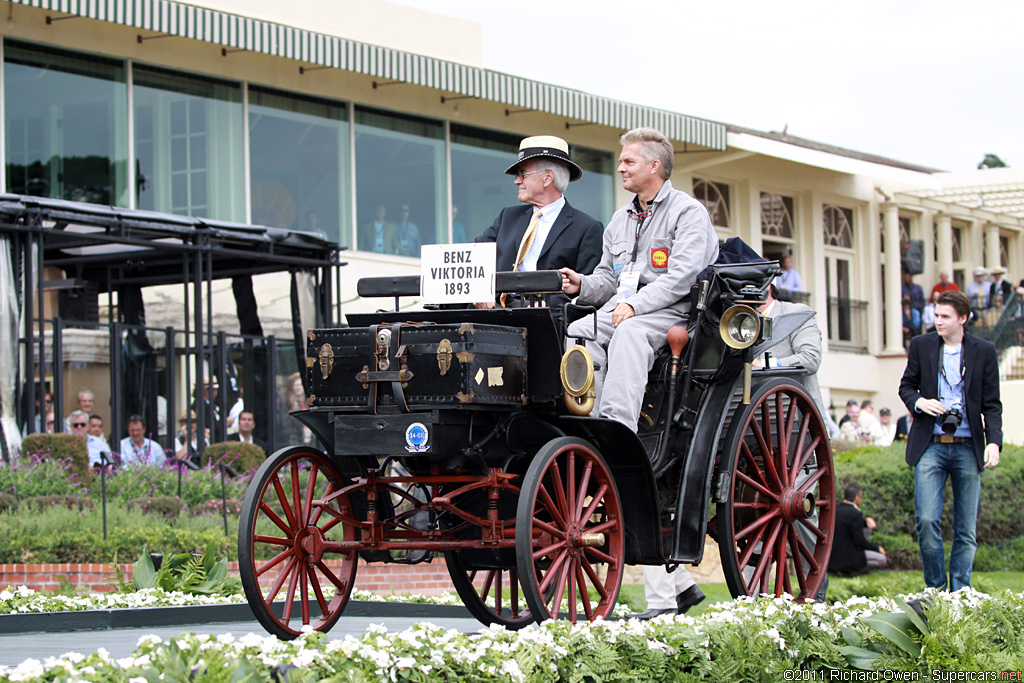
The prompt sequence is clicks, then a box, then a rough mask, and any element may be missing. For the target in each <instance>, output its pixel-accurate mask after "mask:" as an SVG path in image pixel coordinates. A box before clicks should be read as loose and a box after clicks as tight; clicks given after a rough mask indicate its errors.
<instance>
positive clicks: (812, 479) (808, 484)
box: [797, 468, 828, 493]
mask: <svg viewBox="0 0 1024 683" xmlns="http://www.w3.org/2000/svg"><path fill="white" fill-rule="evenodd" d="M826 472H828V470H827V469H825V468H818V470H817V471H816V472H815V473H814V474H812V475H811V476H809V477H807V481H805V482H804V483H803V484H800V488H798V489H797V491H799V492H800V493H807V492H808V491H810V490H811V489H812V488H814V485H815V484H817V483H818V480H819V479H821V478H822V477H823V476H825V473H826Z"/></svg>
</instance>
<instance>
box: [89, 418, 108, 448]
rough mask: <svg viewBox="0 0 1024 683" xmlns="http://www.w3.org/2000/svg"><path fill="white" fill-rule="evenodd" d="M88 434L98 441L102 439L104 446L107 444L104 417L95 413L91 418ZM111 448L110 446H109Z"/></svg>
mask: <svg viewBox="0 0 1024 683" xmlns="http://www.w3.org/2000/svg"><path fill="white" fill-rule="evenodd" d="M88 432H89V434H91V435H92V436H95V437H96V438H97V439H101V440H102V441H103V443H104V444H107V437H106V436H105V435H104V434H103V416H102V415H96V414H95V413H93V414H92V415H90V416H89V427H88ZM107 447H108V448H109V445H107Z"/></svg>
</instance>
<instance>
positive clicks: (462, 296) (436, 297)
mask: <svg viewBox="0 0 1024 683" xmlns="http://www.w3.org/2000/svg"><path fill="white" fill-rule="evenodd" d="M497 260H498V254H497V245H495V244H494V242H482V243H480V244H476V243H472V244H424V245H423V247H422V250H421V252H420V264H421V266H420V267H421V270H420V294H421V296H422V303H425V304H470V303H475V302H477V301H494V272H495V270H497V265H496V264H497Z"/></svg>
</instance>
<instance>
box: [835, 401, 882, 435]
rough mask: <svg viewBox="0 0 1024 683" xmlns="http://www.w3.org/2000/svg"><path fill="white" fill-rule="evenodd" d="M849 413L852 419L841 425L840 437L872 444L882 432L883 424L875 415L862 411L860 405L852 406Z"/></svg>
mask: <svg viewBox="0 0 1024 683" xmlns="http://www.w3.org/2000/svg"><path fill="white" fill-rule="evenodd" d="M847 414H848V415H849V416H850V419H849V420H847V421H846V422H844V423H843V424H842V426H840V427H839V438H840V439H843V440H844V441H855V442H857V443H860V444H864V445H870V444H872V443H874V440H875V439H876V438H877V437H878V436H879V435H880V434H881V425H880V424H879V423H878V420H877V419H875V416H874V415H871V414H869V413H864V412H862V409H861V408H860V406H857V405H854V406H852V407H851V408H850V409H849V410H848V412H847Z"/></svg>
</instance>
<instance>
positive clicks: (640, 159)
mask: <svg viewBox="0 0 1024 683" xmlns="http://www.w3.org/2000/svg"><path fill="white" fill-rule="evenodd" d="M620 142H621V143H622V153H621V154H620V155H619V168H618V171H619V173H620V174H621V175H622V186H623V188H625V189H626V190H627V191H628V192H634V193H636V196H635V197H633V200H632V201H630V202H629V204H627V205H626V206H624V207H622V208H621V209H619V210H618V211H616V212H615V214H614V215H613V216H612V219H611V221H610V222H609V224H608V228H607V229H606V230H605V231H604V250H603V253H602V256H601V263H600V264H599V265H598V266H597V269H596V270H595V271H594V273H593V274H592V275H580V274H579V273H577V272H575V271H573V270H571V269H569V268H562V269H561V270H560V272H561V273H562V290H563V291H564V292H565V293H566V294H568V295H570V296H572V295H575V294H577V293H578V294H579V297H578V299H577V303H579V304H586V305H592V306H598V307H599V310H598V312H597V339H596V341H588V342H587V350H588V351H590V354H591V356H593V358H594V364H595V366H599V367H600V370H598V371H597V372H596V375H597V376H596V378H595V390H596V394H597V402H596V404H595V406H594V412H593V414H594V415H597V416H599V417H605V418H610V419H612V420H618V421H619V422H621V423H622V424H624V425H626V427H628V428H629V429H630V430H631V431H633V432H636V430H637V420H638V419H639V418H640V404H641V403H642V402H643V397H644V386H645V385H646V384H647V373H648V372H649V371H650V369H651V367H652V366H653V365H654V359H655V358H656V357H657V355H658V351H660V350H661V349H662V348H663V347H664V346H665V345H666V344H667V340H666V337H665V334H666V333H667V332H668V330H669V328H670V327H672V326H673V325H680V324H685V322H686V321H687V320H688V319H689V315H690V299H689V296H688V295H689V293H690V286H691V285H692V284H693V283H694V281H695V280H696V278H697V275H698V274H699V273H700V271H702V270H703V269H704V268H705V267H707V266H708V265H710V264H711V263H714V261H715V259H717V258H718V236H717V235H716V234H715V229H714V228H713V227H712V226H711V219H710V218H709V217H708V212H707V210H705V208H704V206H703V205H702V204H701V203H700V202H698V201H697V200H695V199H693V198H692V197H690V196H689V195H687V194H686V193H685V192H682V191H680V190H676V189H673V187H672V182H671V181H670V180H669V177H670V176H671V175H672V160H673V150H672V143H671V142H669V141H668V139H667V138H666V137H665V136H664V135H662V134H661V133H660V132H658V131H656V130H654V129H653V128H635V129H633V130H631V131H629V132H628V133H626V134H624V135H623V136H622V138H621V139H620ZM593 328H594V321H593V319H592V317H591V316H587V317H585V318H583V319H582V320H578V321H576V322H575V323H573V324H572V325H571V326H570V327H569V336H582V335H585V334H589V333H590V332H591V331H592V330H593ZM603 384H607V390H606V391H603V390H602V385H603Z"/></svg>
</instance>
